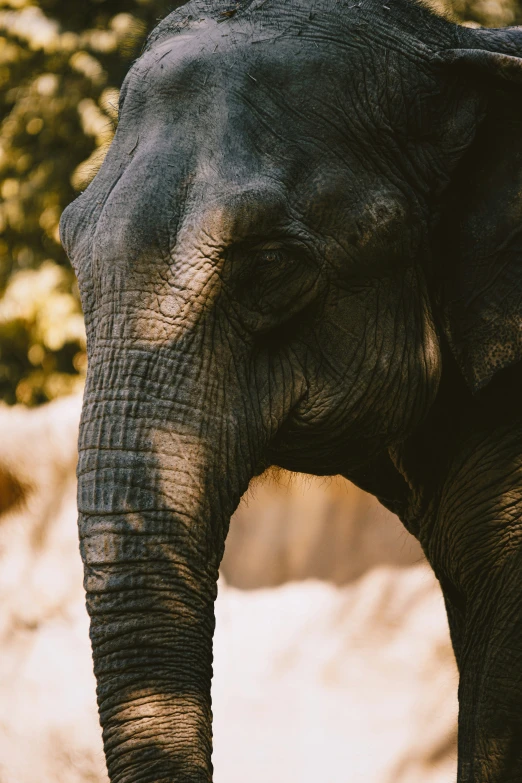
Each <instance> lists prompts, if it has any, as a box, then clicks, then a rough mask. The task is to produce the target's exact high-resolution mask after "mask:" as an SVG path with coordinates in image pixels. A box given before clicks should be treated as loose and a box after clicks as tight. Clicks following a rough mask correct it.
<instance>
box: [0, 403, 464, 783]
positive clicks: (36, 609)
mask: <svg viewBox="0 0 522 783" xmlns="http://www.w3.org/2000/svg"><path fill="white" fill-rule="evenodd" d="M78 413H79V401H78V400H77V399H71V400H67V401H62V402H59V403H54V404H52V405H50V406H46V407H45V408H43V409H39V410H38V411H34V412H28V411H25V410H22V409H0V433H1V440H0V607H1V611H0V645H1V656H0V783H34V781H36V780H38V781H39V783H51V782H52V783H62V782H63V783H87V782H90V783H102V782H103V781H106V775H105V768H104V761H103V753H102V748H101V739H100V730H99V727H98V722H97V714H96V706H95V696H94V680H93V676H92V670H91V660H90V649H89V643H88V620H87V616H86V613H85V609H84V602H83V590H82V585H81V580H82V576H81V563H80V559H79V555H78V545H77V539H76V511H75V478H74V465H75V442H76V429H77V420H78ZM19 495H23V496H24V503H23V505H22V506H18V507H16V502H15V501H16V499H17V497H18V496H19ZM13 503H14V505H11V507H10V508H9V505H10V504H13ZM2 512H3V513H2ZM223 571H224V578H223V580H222V582H221V584H220V591H219V599H218V602H217V607H216V615H217V632H216V639H215V677H214V685H213V701H214V716H215V722H214V725H215V743H214V745H215V749H214V763H215V781H216V783H239V782H240V781H241V783H244V781H245V780H248V781H249V783H267V781H269V782H270V783H312V781H313V782H314V783H316V782H317V781H318V780H320V781H321V783H348V782H349V783H363V781H364V783H439V782H440V783H450V781H452V780H454V779H455V764H456V750H455V734H456V729H455V715H456V689H457V675H456V671H455V666H454V661H453V655H452V652H451V648H450V644H449V639H448V632H447V622H446V618H445V613H444V607H443V602H442V596H441V593H440V590H439V588H438V585H437V583H436V580H435V579H434V577H433V575H432V574H431V571H430V570H429V568H428V567H427V565H426V564H425V563H424V561H423V560H422V557H421V554H420V552H419V549H418V546H417V545H416V542H414V541H413V540H412V539H410V537H409V536H408V535H407V534H406V533H405V532H404V531H403V529H402V528H401V527H400V523H398V521H397V520H395V519H394V518H393V517H391V515H389V514H387V512H384V511H383V510H381V509H380V508H378V507H377V506H376V504H375V503H374V501H373V500H371V499H369V498H368V496H365V495H364V494H363V493H360V492H359V491H358V490H355V488H353V487H349V486H347V485H346V484H344V483H339V482H324V481H323V482H318V481H312V482H309V481H304V480H302V479H295V480H293V481H292V482H290V484H289V485H285V482H279V483H278V484H275V483H273V482H272V483H270V482H267V483H265V484H263V485H262V486H260V487H257V488H256V489H255V491H254V492H252V493H250V495H249V497H248V503H244V504H242V506H241V507H240V509H239V510H238V512H237V513H236V516H235V519H234V520H233V523H232V528H231V535H230V538H229V541H228V542H227V556H226V559H225V561H224V569H223ZM225 580H226V581H225ZM240 588H250V589H240Z"/></svg>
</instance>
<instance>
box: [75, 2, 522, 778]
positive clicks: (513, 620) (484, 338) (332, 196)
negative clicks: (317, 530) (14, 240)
mask: <svg viewBox="0 0 522 783" xmlns="http://www.w3.org/2000/svg"><path fill="white" fill-rule="evenodd" d="M233 7H234V8H235V6H233ZM229 8H230V5H229V4H228V3H227V2H223V0H215V2H213V3H212V4H208V5H206V4H205V3H204V1H203V0H200V1H199V2H196V1H195V2H192V3H190V4H188V5H186V6H184V7H183V8H181V9H180V10H178V11H177V12H175V13H174V14H173V15H171V16H169V17H168V18H167V19H166V20H164V21H163V22H162V23H161V24H160V25H159V27H158V28H157V29H156V31H155V32H154V33H153V35H152V37H151V39H150V40H149V43H148V45H147V48H146V50H145V52H144V54H143V55H142V56H141V57H140V59H139V60H138V61H137V62H136V64H135V65H134V66H133V68H132V69H131V71H130V73H129V75H128V77H127V79H126V81H125V85H124V88H123V90H122V97H121V111H120V123H119V127H118V131H117V134H116V138H115V140H114V143H113V145H112V148H111V150H110V152H109V154H108V156H107V159H106V161H105V163H104V165H103V167H102V169H101V171H100V173H99V174H98V176H97V177H96V179H95V180H94V182H93V184H92V185H91V186H90V187H89V188H88V190H87V191H86V192H85V193H84V194H83V195H82V196H80V198H79V199H78V200H77V201H76V202H75V203H74V204H73V205H71V206H70V207H69V208H68V209H67V211H66V212H65V215H64V217H63V221H62V236H63V240H64V244H65V246H66V249H67V251H68V253H69V256H70V258H71V260H72V261H73V264H74V266H75V269H76V271H77V274H78V279H79V283H80V288H81V293H82V299H83V305H84V310H85V315H86V319H87V331H88V352H89V373H88V379H87V388H86V393H85V404H84V410H83V419H82V426H81V436H80V462H79V507H80V535H81V549H82V556H83V559H84V562H85V585H86V589H87V601H88V608H89V612H90V615H91V621H92V624H91V637H92V644H93V651H94V665H95V671H96V676H97V679H98V700H99V707H100V715H101V720H102V724H103V729H104V740H105V750H106V755H107V761H108V768H109V773H110V777H111V781H113V783H131V782H132V783H135V782H136V783H137V782H138V781H139V782H140V783H167V782H168V783H172V782H173V781H176V783H208V782H209V781H210V780H211V778H212V767H211V761H210V754H211V708H210V679H211V671H212V668H211V665H212V633H213V629H214V614H213V603H214V599H215V596H216V577H217V572H218V566H219V563H220V560H221V556H222V554H223V548H224V543H225V537H226V533H227V529H228V524H229V519H230V516H231V514H232V512H233V511H234V509H235V507H236V506H237V504H238V502H239V499H240V497H241V495H242V493H243V492H244V491H245V490H246V488H247V486H248V483H249V481H250V479H251V478H252V477H253V476H254V475H256V474H259V473H260V472H262V471H263V470H264V469H265V468H266V467H267V466H268V465H271V464H277V465H281V466H283V467H285V468H289V469H290V470H299V471H307V472H310V473H315V474H334V473H341V474H343V475H344V476H347V477H348V478H350V479H352V480H353V481H355V482H356V483H357V484H359V485H360V486H362V487H363V488H365V489H367V490H369V491H371V492H373V493H374V494H375V495H376V496H377V497H378V498H379V499H380V500H381V501H382V502H383V503H385V504H386V505H387V506H389V507H390V508H392V509H393V510H395V511H396V512H397V513H399V515H400V516H401V518H402V520H403V521H404V523H405V525H406V526H407V527H408V529H410V530H411V531H412V532H413V533H414V534H415V535H416V536H418V538H419V539H420V541H421V542H422V545H423V547H424V549H425V551H426V554H427V557H428V558H429V560H430V562H431V564H432V565H433V568H434V570H435V572H436V574H437V576H438V577H439V579H440V581H441V584H442V588H443V591H444V596H445V600H446V604H447V607H448V615H449V620H450V626H451V634H452V638H453V642H454V647H455V652H456V656H457V660H458V664H459V668H460V674H461V678H460V689H459V696H460V722H459V773H458V780H459V783H511V782H513V783H515V781H517V783H519V782H520V781H521V780H522V597H521V596H522V562H521V561H522V546H521V542H520V534H521V531H522V527H521V523H520V513H521V508H522V475H521V472H522V457H521V451H522V447H521V442H522V441H521V435H522V413H521V406H520V395H521V393H522V372H521V369H520V363H519V362H520V359H521V358H522V347H521V335H522V332H521V324H522V321H521V318H522V237H521V233H522V232H521V224H522V200H521V198H520V195H519V194H520V191H521V188H522V141H521V140H522V101H521V97H522V96H521V90H522V59H518V57H522V29H518V30H517V29H511V30H509V29H508V30H496V31H495V30H472V29H464V28H459V27H457V26H455V25H453V24H451V23H449V22H448V21H445V20H442V19H440V18H437V17H435V16H433V15H431V14H430V12H428V11H427V10H426V9H423V8H421V7H419V6H417V5H415V4H413V3H412V2H408V0H391V1H390V3H389V4H388V5H386V4H383V3H382V2H381V0H363V2H362V3H360V4H359V5H356V4H355V3H352V2H339V1H338V0H314V2H312V0H262V2H258V0H254V2H252V3H251V4H250V5H249V4H248V3H246V4H244V5H243V6H241V7H239V8H238V10H237V11H236V13H235V14H233V15H231V16H227V15H224V14H223V12H224V11H227V10H228V9H229Z"/></svg>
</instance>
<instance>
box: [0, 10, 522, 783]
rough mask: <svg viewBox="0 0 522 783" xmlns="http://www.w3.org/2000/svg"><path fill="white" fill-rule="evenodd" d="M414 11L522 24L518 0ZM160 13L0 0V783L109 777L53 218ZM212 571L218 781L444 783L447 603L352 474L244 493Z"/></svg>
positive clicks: (75, 368) (71, 296) (79, 343)
mask: <svg viewBox="0 0 522 783" xmlns="http://www.w3.org/2000/svg"><path fill="white" fill-rule="evenodd" d="M430 4H431V5H432V6H433V7H435V8H436V9H437V10H438V11H441V12H444V11H445V12H449V13H451V14H453V15H454V17H455V19H456V20H458V21H459V22H461V23H464V24H468V25H474V26H478V25H487V26H494V27H500V26H505V25H511V24H522V7H521V5H522V4H521V3H520V0H430ZM173 7H175V5H174V4H173V2H172V0H81V2H71V0H39V1H38V2H37V1H36V0H0V399H1V400H2V401H3V405H1V406H0V783H29V782H31V783H33V781H34V780H36V779H38V780H39V781H41V783H48V781H49V783H50V782H51V781H53V783H60V782H61V781H63V782H64V783H77V782H78V783H80V782H81V783H83V782H85V783H86V782H87V781H91V782H92V783H102V781H106V777H105V770H104V764H103V754H102V751H101V740H100V732H99V728H98V724H97V718H96V709H95V697H94V683H93V678H92V673H91V664H90V651H89V645H88V640H87V618H86V615H85V610H84V607H83V594H82V586H81V564H80V561H79V555H78V546H77V540H76V526H75V518H76V510H75V477H74V471H75V462H76V437H77V427H78V417H79V410H80V399H81V389H82V384H83V378H84V375H85V370H86V353H85V335H84V328H83V319H82V314H81V308H80V304H79V297H78V291H77V288H76V284H75V280H74V275H73V273H72V271H71V269H70V266H69V264H68V261H67V259H66V257H65V254H64V252H63V250H62V248H61V246H60V242H59V236H58V223H59V219H60V215H61V212H62V210H63V209H64V207H65V206H67V204H68V203H69V202H70V201H72V200H73V199H74V198H75V196H76V195H77V194H78V193H79V192H81V191H82V190H84V189H85V188H86V186H87V185H88V184H89V182H90V181H91V179H92V178H93V177H94V175H95V174H96V171H97V170H98V168H99V166H100V165H101V162H102V160H103V157H104V154H105V152H106V150H107V148H108V146H109V145H110V142H111V139H112V136H113V133H114V130H115V124H116V121H117V105H118V97H119V87H120V84H121V82H122V80H123V77H124V75H125V73H126V71H127V69H128V67H129V65H130V63H131V62H132V61H133V60H134V59H135V58H136V57H137V56H138V55H139V52H140V50H141V47H142V45H143V42H144V40H145V37H146V35H147V34H148V32H149V31H150V30H151V29H152V27H153V26H154V25H155V23H156V21H157V20H159V19H160V18H162V17H163V16H164V15H165V14H166V13H168V12H169V11H170V10H172V8H173ZM51 401H53V402H51ZM44 403H50V404H44ZM222 572H223V575H222V584H221V586H220V596H219V600H218V606H217V618H218V626H217V635H216V645H215V653H216V665H215V672H216V673H215V682H214V713H215V753H214V758H215V766H216V783H236V781H237V783H239V781H244V780H245V779H247V778H248V779H249V781H251V783H261V781H263V783H266V781H270V783H298V782H299V783H308V781H310V783H311V781H312V780H313V781H316V780H317V779H320V780H322V781H324V783H345V781H347V780H350V783H359V781H361V783H362V781H364V783H409V782H410V781H411V783H413V781H415V782H416V783H418V781H419V780H422V781H423V783H430V782H433V783H438V781H440V782H441V783H442V781H450V780H452V779H453V778H454V768H455V762H456V749H455V738H456V730H455V715H456V687H457V675H456V672H455V667H454V662H453V656H452V653H451V648H450V644H449V640H448V634H447V624H446V619H445V614H444V607H443V602H442V597H441V594H440V590H439V588H438V585H437V583H436V581H435V580H434V578H433V576H432V575H431V572H430V570H429V568H428V567H427V565H426V563H425V562H424V560H423V557H422V553H421V552H420V550H419V548H418V545H417V544H416V542H415V541H414V540H413V539H411V537H410V536H409V535H408V534H407V533H406V532H405V531H404V529H403V528H402V527H401V525H400V523H399V522H398V520H396V519H395V518H394V517H393V516H392V515H391V514H389V513H388V512H385V511H384V510H383V509H382V508H380V507H379V506H378V504H377V503H376V502H375V501H373V500H372V499H371V498H369V497H368V496H366V495H365V494H364V493H362V492H360V491H359V490H357V489H355V488H354V487H352V486H350V485H349V484H348V483H347V482H344V481H340V480H337V479H335V480H334V479H332V480H330V481H324V480H322V481H318V480H311V479H305V478H304V477H300V476H288V475H286V474H278V475H277V479H275V478H274V477H269V478H268V479H265V480H264V481H263V482H258V483H257V484H256V485H255V486H254V487H253V488H252V489H251V490H250V492H249V493H248V496H247V497H246V498H245V499H244V500H243V501H242V504H241V506H240V508H239V509H238V511H237V512H236V515H235V518H234V519H233V523H232V526H231V533H230V536H229V539H228V541H227V549H226V554H225V559H224V563H223V569H222Z"/></svg>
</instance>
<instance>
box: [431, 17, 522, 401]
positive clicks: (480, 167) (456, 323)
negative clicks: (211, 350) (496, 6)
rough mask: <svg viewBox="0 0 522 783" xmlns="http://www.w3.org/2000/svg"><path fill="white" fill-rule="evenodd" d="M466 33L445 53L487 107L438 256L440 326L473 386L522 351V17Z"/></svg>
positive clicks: (451, 195)
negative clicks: (511, 24)
mask: <svg viewBox="0 0 522 783" xmlns="http://www.w3.org/2000/svg"><path fill="white" fill-rule="evenodd" d="M465 38H466V45H467V46H466V47H463V48H459V49H452V50H450V51H446V52H444V53H443V54H442V55H439V57H440V58H441V59H444V61H445V63H446V64H447V65H448V66H449V67H450V69H451V70H455V69H458V70H459V71H460V73H459V77H458V78H462V79H465V80H468V81H469V83H470V88H472V89H473V90H474V91H476V92H477V93H478V94H479V96H482V97H483V99H484V106H485V111H484V114H483V119H482V120H481V122H480V125H479V127H478V128H477V132H476V135H475V138H474V140H473V142H472V143H471V146H470V147H469V148H468V150H467V151H466V153H465V154H464V156H463V158H462V159H461V161H460V163H459V165H458V167H457V170H456V171H455V173H454V175H453V179H452V182H451V184H450V186H449V188H448V191H447V192H446V194H445V197H444V205H443V210H442V216H441V223H440V226H439V231H438V245H439V254H440V258H439V262H440V265H437V266H438V268H439V269H441V271H442V274H441V287H440V296H441V310H442V320H443V328H444V330H445V332H446V335H447V337H448V340H449V343H450V346H451V348H452V351H453V353H454V356H455V358H456V360H457V362H458V364H459V366H460V368H461V370H462V372H463V374H464V376H465V378H466V381H467V383H468V384H469V386H470V388H471V389H472V390H473V392H476V391H478V390H479V389H481V388H482V387H484V386H485V385H486V384H487V383H489V381H490V380H491V379H492V378H493V376H494V375H495V373H497V372H498V371H499V370H502V369H504V368H506V367H508V366H509V365H511V364H513V363H514V362H518V361H521V360H522V27H519V28H508V29H506V30H485V29H483V30H466V31H465ZM463 43H464V42H463Z"/></svg>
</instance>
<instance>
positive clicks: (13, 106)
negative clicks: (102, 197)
mask: <svg viewBox="0 0 522 783" xmlns="http://www.w3.org/2000/svg"><path fill="white" fill-rule="evenodd" d="M431 2H432V4H434V5H435V6H437V7H438V8H439V9H440V10H450V11H454V12H455V14H456V16H457V17H458V18H459V19H460V21H466V22H467V23H471V24H485V25H488V24H489V25H496V26H500V25H507V24H515V23H522V11H521V8H520V5H519V0H431ZM178 4H180V3H179V2H176V0H81V2H71V0H0V196H1V200H0V296H1V295H3V298H2V299H1V300H0V397H2V398H3V399H4V400H6V401H7V402H9V403H14V402H23V403H26V404H29V405H32V404H38V403H40V402H44V401H46V400H48V399H52V398H53V397H56V396H58V395H60V394H63V393H67V392H69V391H71V390H72V389H74V388H76V386H77V385H78V383H81V378H82V376H83V374H84V371H85V366H86V358H85V337H84V332H83V327H82V319H81V311H80V304H79V299H78V294H77V290H76V286H75V281H74V276H73V274H72V271H71V269H70V267H69V264H68V261H67V259H66V257H65V254H64V252H63V250H62V248H61V246H60V242H59V236H58V222H59V218H60V215H61V212H62V210H63V209H64V207H65V206H67V204H68V203H70V202H71V201H72V200H73V199H74V198H75V196H76V195H77V194H78V193H79V192H80V191H82V190H84V189H85V187H86V186H87V185H88V183H89V181H90V180H91V179H92V177H93V176H94V174H95V173H96V171H97V170H98V168H99V166H100V165H101V162H102V160H103V156H104V154H105V152H106V150H107V148H108V146H109V144H110V142H111V139H112V136H113V133H114V128H115V122H116V117H117V104H118V96H119V86H120V84H121V82H122V80H123V77H124V75H125V73H126V71H127V69H128V67H129V65H130V63H131V62H132V60H133V59H134V58H135V57H136V56H137V55H138V54H139V52H140V49H141V47H142V44H143V41H144V39H145V36H146V34H147V33H148V32H149V30H150V29H152V27H153V26H154V24H155V23H156V21H157V19H159V18H162V17H163V16H164V15H165V14H166V13H168V11H170V10H171V8H173V7H175V6H176V5H178Z"/></svg>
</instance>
